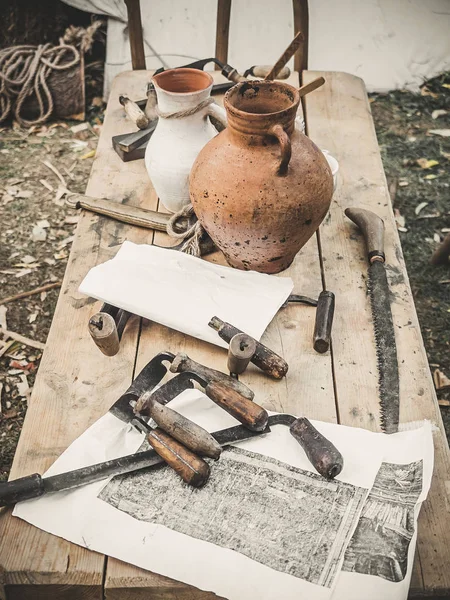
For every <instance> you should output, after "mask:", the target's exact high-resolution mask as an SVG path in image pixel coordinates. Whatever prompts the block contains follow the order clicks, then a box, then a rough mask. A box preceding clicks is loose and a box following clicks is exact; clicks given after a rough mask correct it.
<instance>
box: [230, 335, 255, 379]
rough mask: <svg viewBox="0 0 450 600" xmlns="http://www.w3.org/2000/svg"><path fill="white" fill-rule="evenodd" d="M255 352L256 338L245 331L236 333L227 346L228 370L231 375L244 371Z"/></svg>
mask: <svg viewBox="0 0 450 600" xmlns="http://www.w3.org/2000/svg"><path fill="white" fill-rule="evenodd" d="M255 352H256V340H254V339H253V338H252V337H251V336H249V335H247V334H246V333H237V334H236V335H234V336H233V337H232V338H231V340H230V346H229V348H228V370H229V371H230V374H231V376H232V377H234V376H236V377H237V376H238V375H240V374H241V373H243V372H244V371H245V369H246V368H247V367H248V363H249V362H250V360H251V359H252V357H253V355H254V354H255Z"/></svg>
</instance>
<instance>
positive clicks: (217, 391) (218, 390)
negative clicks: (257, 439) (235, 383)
mask: <svg viewBox="0 0 450 600" xmlns="http://www.w3.org/2000/svg"><path fill="white" fill-rule="evenodd" d="M205 394H206V395H207V396H208V398H211V400H212V401H213V402H215V403H216V404H217V405H218V406H220V407H221V408H223V409H224V410H225V411H226V412H227V413H228V414H230V415H232V416H233V417H234V418H235V419H237V420H238V421H239V422H240V423H242V425H245V427H247V428H248V429H250V431H263V430H264V429H265V428H266V426H267V422H268V419H269V415H268V414H267V411H266V410H265V409H264V408H263V407H262V406H259V405H258V404H255V403H254V402H252V401H251V400H247V398H244V397H243V396H241V395H240V394H238V393H237V392H235V391H234V390H232V389H230V388H229V387H227V386H226V385H223V384H221V383H218V382H216V381H214V382H211V383H209V384H208V385H207V386H206V388H205Z"/></svg>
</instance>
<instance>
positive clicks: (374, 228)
mask: <svg viewBox="0 0 450 600" xmlns="http://www.w3.org/2000/svg"><path fill="white" fill-rule="evenodd" d="M345 214H346V215H347V217H348V218H349V219H350V220H351V221H353V223H355V225H357V226H358V227H359V228H360V229H361V231H362V234H363V236H364V239H365V240H366V246H367V254H368V258H369V262H371V263H372V262H374V261H375V260H380V261H382V262H384V261H385V256H384V222H383V219H381V218H380V217H379V216H378V215H376V214H375V213H373V212H372V211H371V210H365V209H364V208H346V209H345Z"/></svg>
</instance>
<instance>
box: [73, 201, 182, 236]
mask: <svg viewBox="0 0 450 600" xmlns="http://www.w3.org/2000/svg"><path fill="white" fill-rule="evenodd" d="M66 204H67V205H68V206H70V207H71V208H84V209H85V210H89V211H91V212H94V213H96V214H98V215H105V217H110V218H111V219H115V220H116V221H120V222H121V223H128V224H130V225H137V226H138V227H145V228H146V229H155V230H156V231H164V232H166V231H167V223H168V222H169V219H170V217H171V215H168V214H165V213H159V212H156V211H154V210H147V209H144V208H139V207H138V206H130V205H129V204H120V203H119V202H115V201H113V200H107V199H106V198H93V197H91V196H83V195H82V194H71V195H70V196H68V198H67V200H66Z"/></svg>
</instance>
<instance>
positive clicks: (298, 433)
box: [289, 417, 344, 479]
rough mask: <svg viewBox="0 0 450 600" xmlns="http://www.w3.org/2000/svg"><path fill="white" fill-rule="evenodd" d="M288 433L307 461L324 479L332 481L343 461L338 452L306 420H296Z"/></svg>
mask: <svg viewBox="0 0 450 600" xmlns="http://www.w3.org/2000/svg"><path fill="white" fill-rule="evenodd" d="M289 431H290V432H291V434H292V435H293V437H294V438H295V439H296V440H297V442H298V443H299V444H300V446H301V447H302V448H303V450H304V451H305V453H306V456H307V457H308V459H309V461H310V462H311V464H312V465H313V467H314V468H315V469H316V471H317V472H318V473H320V474H321V475H322V476H323V477H325V478H326V479H334V477H336V476H337V475H339V473H340V472H341V471H342V467H343V466H344V459H343V457H342V454H341V453H340V452H339V450H338V449H337V448H336V447H335V446H334V445H333V444H332V443H331V442H330V441H329V440H327V438H326V437H325V436H323V435H322V434H321V433H320V432H319V431H317V429H316V428H315V427H314V425H312V424H311V422H310V421H308V419H306V418H304V417H300V418H298V419H297V420H296V421H294V422H293V423H292V425H291V426H290V428H289Z"/></svg>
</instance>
